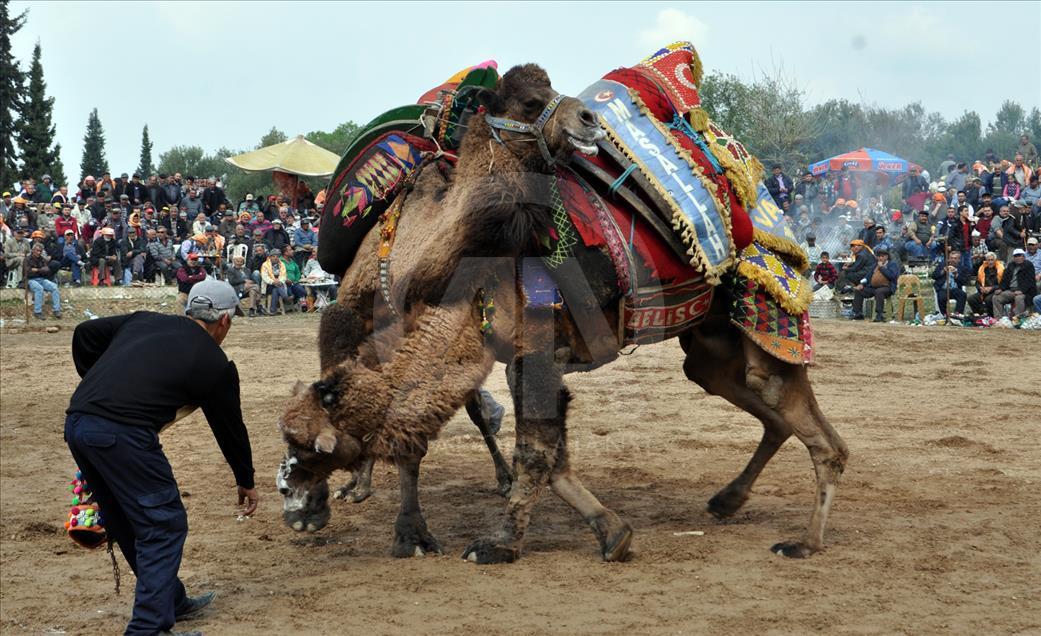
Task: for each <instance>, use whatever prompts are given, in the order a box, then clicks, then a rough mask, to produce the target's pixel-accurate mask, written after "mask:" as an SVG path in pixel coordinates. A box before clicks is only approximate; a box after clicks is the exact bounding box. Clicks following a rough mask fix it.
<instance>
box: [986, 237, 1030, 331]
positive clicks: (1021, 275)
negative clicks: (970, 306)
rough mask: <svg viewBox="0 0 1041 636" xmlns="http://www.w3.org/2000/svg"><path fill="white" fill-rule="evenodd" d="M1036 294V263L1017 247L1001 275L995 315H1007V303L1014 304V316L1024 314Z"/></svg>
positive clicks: (995, 296)
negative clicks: (1029, 259)
mask: <svg viewBox="0 0 1041 636" xmlns="http://www.w3.org/2000/svg"><path fill="white" fill-rule="evenodd" d="M1036 295H1037V278H1036V273H1035V272H1034V265H1033V264H1032V263H1031V262H1030V261H1028V260H1027V259H1026V252H1024V251H1023V250H1022V249H1019V248H1017V249H1015V250H1014V251H1013V252H1012V262H1011V263H1009V264H1008V266H1007V267H1005V271H1004V273H1002V275H1001V285H1000V286H999V291H998V292H997V293H996V294H994V298H993V300H992V303H993V306H994V317H995V318H998V317H999V316H1004V315H1005V313H1004V311H1005V303H1009V304H1010V305H1012V315H1013V316H1018V315H1020V314H1022V313H1023V312H1024V311H1026V308H1027V307H1029V306H1030V305H1031V303H1033V301H1034V296H1036Z"/></svg>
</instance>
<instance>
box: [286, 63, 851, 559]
mask: <svg viewBox="0 0 1041 636" xmlns="http://www.w3.org/2000/svg"><path fill="white" fill-rule="evenodd" d="M484 99H485V102H486V107H487V111H488V114H489V115H490V116H492V117H491V118H489V119H488V120H485V119H482V118H478V117H475V118H473V119H471V120H470V123H469V130H468V131H467V132H466V135H465V137H464V138H463V142H462V145H461V147H460V149H459V157H458V163H457V165H456V167H455V170H454V171H447V170H435V169H430V168H429V167H427V168H425V169H423V170H422V171H421V172H419V176H418V178H417V179H416V180H415V182H414V184H411V189H410V191H409V192H408V193H407V196H405V197H403V198H399V201H402V203H401V208H400V209H398V210H394V209H393V206H392V210H390V211H389V212H390V215H391V216H392V218H393V222H394V223H395V225H396V231H395V237H394V242H393V258H392V259H390V260H389V268H388V270H387V273H388V274H389V275H388V276H386V277H384V278H383V280H382V282H381V276H380V269H381V265H384V263H388V261H384V262H382V263H381V259H380V257H379V254H380V248H381V243H382V242H384V241H386V239H387V236H386V233H385V232H383V233H381V232H380V231H379V230H373V231H371V232H370V233H369V235H368V236H367V237H366V238H365V242H364V243H363V245H362V246H361V249H360V250H359V253H358V257H357V258H356V259H355V261H354V262H353V263H352V264H351V266H350V268H349V269H348V270H347V271H346V273H345V276H344V279H343V283H342V284H341V287H340V296H339V299H338V301H339V303H338V304H339V305H340V306H341V308H340V309H339V310H338V311H339V312H340V314H339V315H338V317H336V318H332V317H330V319H329V321H330V322H329V323H328V325H329V328H328V330H327V329H326V326H327V325H326V324H325V321H323V332H327V333H329V334H336V336H335V338H337V339H339V340H338V343H337V344H335V345H332V346H331V348H332V349H335V350H336V351H338V353H337V354H336V357H339V358H342V359H343V362H341V363H339V364H331V365H330V367H329V368H328V369H326V370H325V371H323V374H322V378H321V379H320V380H319V381H317V382H315V383H313V384H311V385H298V387H297V389H296V393H295V396H294V397H293V399H292V400H291V402H290V404H289V406H288V407H287V409H286V411H285V413H284V414H283V417H282V419H281V421H280V424H279V425H280V428H281V429H282V431H283V436H284V438H285V440H286V442H287V446H288V448H287V454H286V458H285V459H284V460H283V463H282V465H281V467H280V469H279V473H278V479H277V481H278V486H279V490H280V492H281V493H282V495H283V497H284V503H285V505H284V513H283V516H284V519H285V521H286V523H287V524H288V525H290V526H291V527H293V528H294V529H296V530H307V531H316V530H318V529H320V528H322V527H323V526H324V525H325V524H326V523H327V521H328V518H329V514H330V512H329V506H328V492H329V490H328V486H327V480H328V478H329V475H330V473H331V472H333V471H334V470H336V469H347V470H352V469H357V468H359V467H360V466H362V465H364V463H365V462H366V461H370V460H371V459H372V458H381V459H387V460H389V461H393V462H395V463H396V464H397V465H398V466H399V468H400V469H401V488H402V507H401V512H400V514H399V517H398V520H397V522H396V523H395V542H394V554H395V555H398V556H410V555H412V554H421V553H424V552H428V551H431V550H434V551H436V550H438V549H439V547H440V546H439V544H438V542H437V541H436V539H434V538H433V537H432V536H431V534H430V533H429V531H428V530H427V527H426V523H425V520H424V519H423V517H422V514H421V512H420V509H419V499H418V488H417V482H418V470H419V464H420V461H421V460H422V457H423V455H424V454H425V452H426V443H427V441H428V440H429V439H430V438H431V437H432V436H434V435H436V432H437V430H439V429H440V427H441V426H442V425H443V424H444V422H445V421H447V420H448V419H449V418H450V417H451V415H452V414H453V413H454V412H455V411H456V410H457V409H458V408H459V407H460V406H462V405H463V404H464V403H465V402H466V401H467V399H469V398H470V397H471V396H472V395H473V392H474V391H475V390H477V388H478V387H479V386H480V385H481V383H482V382H483V380H484V378H485V377H486V375H487V373H488V371H489V370H490V368H491V362H492V360H493V359H495V360H499V361H502V362H504V363H506V364H507V375H508V381H509V386H510V391H511V394H512V397H513V401H514V412H515V415H516V446H515V450H514V454H513V469H514V472H515V479H514V482H513V485H512V489H511V491H510V494H509V499H508V503H507V506H506V514H505V520H504V522H503V525H502V527H501V528H500V529H499V531H498V532H496V533H494V534H492V535H490V536H488V537H485V538H480V539H477V540H475V541H474V542H472V543H471V544H470V545H469V546H468V547H467V548H466V550H465V552H464V557H466V558H468V559H470V560H472V561H475V562H477V563H501V562H511V561H514V560H516V559H517V558H518V557H519V556H520V554H521V551H522V548H523V544H524V536H525V532H526V530H527V527H528V525H529V523H530V521H531V515H532V510H533V508H534V506H535V504H536V502H537V500H538V498H539V495H540V493H541V492H542V491H543V490H544V489H545V487H546V486H549V487H550V488H551V489H552V490H553V492H555V493H556V494H557V495H558V496H560V497H561V498H562V499H563V500H565V501H566V502H567V503H568V504H569V505H571V506H572V507H573V508H574V509H575V510H577V511H578V512H579V514H581V515H582V517H583V518H584V519H585V520H586V521H587V522H588V523H589V525H590V526H591V527H592V529H593V532H594V535H595V536H596V539H597V541H598V543H599V547H600V552H601V555H602V557H603V558H604V559H605V560H607V561H616V560H621V559H624V558H625V556H626V554H627V553H628V550H629V546H630V542H631V540H632V530H631V529H630V527H629V525H628V524H627V523H625V521H623V520H622V519H621V518H620V517H619V516H618V515H617V514H616V513H614V512H613V511H611V510H609V509H607V508H606V507H604V506H603V505H602V504H601V503H600V502H599V501H598V500H597V499H596V497H595V496H594V495H593V494H592V493H590V492H589V491H588V490H587V489H586V488H585V487H584V486H583V485H582V483H581V481H580V480H579V478H578V476H577V475H575V474H574V472H573V471H572V470H571V467H570V463H569V454H568V448H567V434H566V423H567V412H568V403H569V401H570V393H569V391H568V389H567V387H566V385H565V383H564V375H565V374H566V373H568V372H572V371H581V370H588V369H591V368H595V367H596V366H600V365H602V364H607V363H609V362H611V361H612V360H614V359H615V358H616V357H617V355H618V350H619V342H618V340H617V333H616V330H615V329H614V328H612V325H617V324H618V320H619V316H618V312H619V303H618V295H617V288H616V286H615V285H614V284H613V281H614V277H613V270H612V267H611V264H610V261H609V260H608V259H607V257H606V256H605V255H604V254H603V253H602V252H600V251H598V250H596V249H588V248H587V249H583V248H582V246H581V245H578V246H576V247H575V251H574V254H573V257H572V258H570V259H569V260H568V262H567V263H566V264H564V265H562V266H561V267H560V268H559V269H558V270H557V275H556V276H555V278H557V279H558V280H562V279H569V280H571V281H572V282H573V283H574V285H571V287H572V289H577V290H579V291H580V293H578V295H573V296H572V299H573V300H577V302H569V303H568V304H567V306H566V307H560V306H557V305H553V304H549V305H541V306H533V305H532V303H530V302H529V301H530V299H529V298H527V297H526V296H525V294H524V291H523V289H522V286H521V285H520V284H518V280H519V279H520V278H522V277H523V272H524V270H525V267H526V263H527V262H528V261H529V258H530V257H537V256H540V255H542V254H544V250H545V247H544V244H543V243H541V242H540V241H539V240H538V239H537V237H538V236H539V235H540V230H542V229H543V228H546V227H549V226H551V221H550V218H549V216H550V214H551V212H552V205H551V201H552V192H551V183H552V178H551V175H552V174H553V172H554V169H555V167H554V164H557V163H562V162H566V161H567V160H568V158H569V157H570V156H571V154H572V153H574V152H575V151H576V150H577V151H579V152H586V153H594V152H596V141H597V140H598V139H599V138H600V136H601V135H602V133H601V132H600V128H599V124H598V120H597V118H596V116H595V115H594V114H593V113H592V112H590V111H589V110H588V109H586V108H585V107H584V106H583V104H582V103H581V102H580V101H578V100H576V99H574V98H569V97H564V98H562V97H560V96H559V94H558V93H557V92H556V91H555V90H553V88H552V87H551V85H550V82H549V79H548V77H547V76H546V74H545V72H544V71H542V69H540V68H538V67H536V66H533V65H526V66H521V67H517V68H514V69H512V70H511V71H510V72H508V73H507V74H506V75H505V76H504V77H503V78H502V81H501V82H500V85H499V87H498V89H497V90H496V91H494V92H489V93H488V94H487V95H485V96H484ZM507 120H508V121H512V122H514V123H521V124H527V126H526V127H524V126H521V127H513V129H512V130H511V129H510V127H502V128H499V127H493V126H495V125H496V124H497V123H501V122H502V121H507ZM568 277H570V278H568ZM561 286H562V287H564V285H563V284H562V285H561ZM489 298H491V299H494V304H495V307H496V310H495V319H494V329H493V330H492V331H491V332H490V333H487V332H484V330H482V328H481V327H482V324H483V322H484V321H483V320H482V319H483V318H484V312H485V311H486V309H487V302H486V301H487V299H489ZM726 303H727V298H726V294H725V293H722V292H721V293H719V294H717V295H716V296H715V299H714V301H713V303H712V306H711V308H710V309H709V311H708V313H707V316H706V317H705V319H704V320H703V321H701V322H700V323H698V324H697V325H696V326H694V327H692V328H691V329H689V330H688V331H685V332H684V333H682V334H680V335H679V337H678V339H679V341H680V345H681V347H682V348H683V350H684V351H685V353H686V359H685V362H684V365H683V367H684V372H685V374H686V375H687V377H688V378H689V379H691V380H693V381H694V382H696V383H698V384H699V385H701V386H702V387H703V388H704V389H705V390H706V391H707V392H709V393H711V394H714V395H719V396H721V397H723V398H725V399H727V400H728V401H730V402H731V403H733V404H734V405H736V406H738V407H740V408H742V409H743V410H745V411H747V412H748V413H750V414H752V415H754V416H755V417H756V418H758V419H759V420H760V421H761V422H762V424H763V427H764V434H763V437H762V440H761V441H760V443H759V446H758V448H757V449H756V451H755V453H754V454H753V456H752V458H751V460H750V461H749V462H748V465H747V466H746V467H745V469H744V470H743V471H742V473H741V474H740V475H738V476H737V477H736V478H735V479H734V480H733V481H732V482H731V483H730V484H729V485H727V486H726V487H724V488H723V489H722V490H720V491H719V492H718V493H717V494H716V495H715V496H714V497H712V499H711V500H710V501H709V510H710V511H711V512H712V513H713V514H715V515H716V516H719V517H727V516H730V515H732V514H734V513H735V512H736V511H737V510H738V509H739V508H740V507H741V506H742V505H743V504H744V503H745V501H746V500H747V499H748V496H749V492H750V490H751V487H752V485H753V484H754V482H755V480H756V478H757V477H758V475H759V474H760V472H761V471H762V469H763V468H764V466H765V465H766V464H767V462H769V460H770V459H771V458H772V456H773V455H774V453H775V452H776V451H777V449H778V448H779V447H780V446H781V444H783V443H784V442H785V441H786V440H787V439H788V438H789V437H791V436H792V435H795V436H796V437H797V438H798V439H799V440H800V441H802V442H803V444H805V445H806V447H807V448H808V450H809V452H810V456H811V459H812V461H813V465H814V469H815V471H816V477H817V484H816V495H815V497H814V510H813V513H812V515H811V518H810V522H809V525H808V527H807V530H806V533H805V535H804V536H803V537H802V538H801V539H799V540H794V541H785V542H782V543H778V544H776V545H774V546H773V548H772V549H773V550H774V551H775V552H778V553H780V554H783V555H785V556H789V557H806V556H809V555H811V554H813V553H814V552H817V551H818V550H820V549H821V548H822V547H823V544H824V529H825V526H826V522H827V517H828V512H829V510H830V507H831V504H832V498H833V495H834V491H835V488H836V484H837V482H838V479H839V476H840V474H841V473H842V470H843V468H844V466H845V462H846V458H847V450H846V446H845V444H844V442H843V441H842V439H841V438H840V437H839V436H838V434H837V433H836V432H835V431H834V430H833V429H832V427H831V426H830V424H829V423H828V421H827V420H826V418H825V417H824V415H823V414H822V413H821V410H820V408H819V407H818V405H817V402H816V399H815V397H814V395H813V391H812V388H811V386H810V382H809V379H808V376H807V372H806V369H805V367H803V366H801V365H791V364H786V363H784V362H781V361H780V360H778V359H776V358H773V357H771V356H769V355H767V354H765V353H764V352H763V351H762V350H761V349H760V348H759V347H758V346H756V345H755V344H753V343H752V342H751V341H749V340H748V339H747V337H746V336H745V335H744V334H743V333H742V332H741V331H739V330H738V329H737V328H735V327H733V326H732V325H731V323H730V320H729V314H728V312H727V307H726ZM333 320H335V321H336V324H335V325H334V324H333V322H332V321H333ZM330 338H333V336H330ZM324 346H325V344H323V347H324ZM323 355H324V353H323ZM323 367H324V365H323ZM395 395H397V396H399V397H401V398H402V399H401V400H400V401H401V402H406V403H402V404H399V403H396V402H395V401H394V400H393V399H392V398H393V397H394V396H395ZM408 396H411V397H408ZM412 398H414V399H412ZM367 401H371V402H372V404H373V405H375V406H377V407H378V408H375V410H374V409H373V408H372V407H371V406H370V407H365V403H366V402H367ZM402 414H404V416H407V417H403V415H402ZM409 418H412V419H411V420H409Z"/></svg>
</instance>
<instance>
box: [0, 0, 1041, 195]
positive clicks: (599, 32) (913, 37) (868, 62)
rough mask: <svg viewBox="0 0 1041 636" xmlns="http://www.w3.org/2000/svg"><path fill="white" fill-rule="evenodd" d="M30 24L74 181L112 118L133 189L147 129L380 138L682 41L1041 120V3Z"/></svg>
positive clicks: (172, 6) (60, 8)
mask: <svg viewBox="0 0 1041 636" xmlns="http://www.w3.org/2000/svg"><path fill="white" fill-rule="evenodd" d="M25 8H28V9H29V18H28V21H27V23H26V25H25V27H23V28H22V30H21V31H20V32H19V33H18V35H17V36H16V38H15V40H14V51H15V55H16V56H17V57H18V58H19V59H20V60H21V61H22V66H23V68H24V69H27V68H28V65H29V61H30V59H31V55H32V47H33V45H34V43H35V42H36V40H37V39H39V40H40V42H41V44H42V47H43V68H44V77H45V79H46V80H47V88H48V94H49V95H50V96H52V97H54V98H55V124H56V125H57V129H58V141H60V142H61V144H62V150H63V153H62V160H63V161H64V163H65V171H66V174H67V175H68V176H69V177H70V179H75V178H77V177H78V176H79V169H78V167H79V160H80V155H81V154H82V150H83V141H82V140H83V134H84V131H85V129H86V123H87V115H88V114H89V112H90V110H91V109H92V108H94V107H97V108H98V113H99V115H100V117H101V122H102V124H103V126H104V129H105V135H106V149H107V157H108V160H109V166H110V167H111V168H112V171H113V172H114V173H116V174H117V175H118V174H119V173H120V172H123V171H126V172H132V171H133V169H134V168H135V167H136V166H137V161H138V154H139V149H140V139H141V128H142V126H144V124H146V123H147V124H148V127H149V131H150V133H151V136H152V141H153V142H154V144H155V148H154V152H153V161H155V162H158V158H159V154H160V153H161V152H162V151H164V150H166V149H168V148H170V147H171V146H174V145H198V146H201V147H203V148H204V149H205V150H206V151H207V152H211V151H213V150H216V149H217V148H219V147H221V146H227V147H229V148H232V149H238V148H251V147H253V146H254V144H256V142H257V141H258V140H259V138H260V136H261V135H262V134H264V133H265V132H266V131H267V130H269V129H270V128H271V126H276V127H278V128H280V129H281V130H283V131H285V132H286V133H287V134H289V135H290V136H292V135H294V134H298V133H306V132H308V131H311V130H331V129H333V128H335V127H336V125H338V124H339V123H341V122H343V121H346V120H354V121H356V122H366V121H368V120H369V119H371V118H372V117H374V116H376V115H378V114H379V113H381V112H383V111H385V110H388V109H390V108H392V107H394V106H398V105H402V104H406V103H411V102H414V101H415V100H416V99H417V98H418V97H419V95H420V94H422V93H423V92H424V91H426V90H427V89H428V88H430V87H433V86H435V85H437V84H439V83H441V82H442V81H443V80H444V79H446V78H447V77H448V76H449V75H451V74H452V73H454V72H455V71H457V70H458V69H460V68H463V67H466V66H469V65H472V64H475V63H478V62H481V61H484V60H487V59H495V60H496V61H498V62H499V66H500V70H505V69H506V68H508V67H509V66H512V65H513V64H518V63H523V62H537V63H539V64H541V65H542V66H543V67H545V68H546V70H547V71H548V72H549V74H550V77H551V78H552V79H553V81H554V86H555V87H556V88H557V89H558V90H560V91H562V92H565V93H568V94H572V95H574V94H577V93H579V92H580V91H581V90H582V89H583V88H584V87H585V86H586V85H588V84H590V83H592V82H593V81H594V80H596V79H597V78H599V77H600V76H601V75H603V73H605V72H606V71H608V70H610V69H612V68H615V67H618V66H630V65H632V64H634V63H636V62H637V61H639V60H640V59H641V58H643V57H645V56H646V55H648V54H649V53H651V52H653V51H654V50H655V49H657V48H658V47H660V46H662V45H665V44H668V43H670V42H672V41H675V40H680V39H682V40H690V41H692V42H693V43H694V45H695V46H696V47H697V49H698V51H699V53H700V55H701V59H702V61H703V63H704V65H705V68H706V72H708V71H711V70H720V71H724V72H727V73H734V74H737V75H739V76H741V77H744V78H746V79H747V78H751V77H752V76H753V75H754V74H755V73H756V72H757V71H758V70H759V69H761V68H767V69H769V68H773V67H774V66H775V65H776V64H778V63H783V65H784V67H785V68H786V69H787V70H788V71H789V73H791V74H792V75H794V76H795V77H796V78H797V79H798V81H799V83H800V85H802V86H803V87H804V88H805V89H806V91H807V94H808V98H809V101H810V102H811V103H815V102H818V101H823V100H827V99H830V98H836V97H845V98H847V99H851V100H854V101H860V102H864V103H868V104H877V105H882V106H902V105H904V104H907V103H909V102H912V101H921V102H922V103H923V104H924V106H925V108H926V109H927V110H929V111H934V110H935V111H939V112H940V113H941V114H943V115H944V116H945V117H947V118H948V119H950V118H955V117H957V116H959V115H961V114H962V113H963V112H964V111H966V110H975V111H977V112H978V113H980V116H981V118H982V119H983V121H984V123H986V122H987V121H988V120H990V119H991V118H992V117H993V115H994V112H995V111H996V110H997V108H998V106H999V105H1000V104H1001V102H1002V100H1004V99H1008V98H1012V99H1015V100H1017V101H1019V102H1020V103H1021V104H1023V106H1024V107H1026V108H1027V109H1028V110H1029V108H1031V107H1033V106H1038V105H1039V103H1041V77H1038V74H1037V60H1039V59H1041V40H1039V38H1038V33H1039V28H1038V27H1039V26H1041V2H1030V3H998V2H990V3H984V4H979V3H960V2H937V3H884V2H866V3H847V2H841V3H840V2H833V3H832V2H812V3H811V2H805V3H739V2H726V3H696V4H694V3H681V2H667V3H650V2H640V3H609V2H591V3H565V2H553V3H548V2H547V3H520V2H518V3H495V2H472V3H458V4H456V3H436V2H424V3H394V2H379V3H372V4H369V3H359V4H332V3H306V2H293V3H288V2H287V3H276V2H260V3H258V2H251V3H246V4H237V3H219V2H199V3H194V2H168V3H167V2H156V3H146V2H132V3H131V2H128V3H111V4H110V3H105V2H81V3H80V2H77V3H71V2H69V3H59V2H53V3H52V2H38V1H37V2H24V1H23V2H12V3H11V11H12V13H14V14H17V13H19V12H20V11H22V10H23V9H25ZM1006 44H1007V46H1006ZM1001 51H1004V52H1003V53H1002V52H1001ZM1014 71H1022V73H1023V74H1020V75H1017V74H1015V73H1014Z"/></svg>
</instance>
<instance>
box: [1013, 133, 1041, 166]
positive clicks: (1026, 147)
mask: <svg viewBox="0 0 1041 636" xmlns="http://www.w3.org/2000/svg"><path fill="white" fill-rule="evenodd" d="M1016 154H1018V155H1022V156H1023V160H1024V161H1025V162H1026V163H1027V164H1028V165H1031V166H1036V165H1037V163H1038V162H1037V148H1035V147H1034V144H1032V143H1030V135H1028V134H1026V133H1023V134H1022V135H1020V136H1019V147H1018V148H1016Z"/></svg>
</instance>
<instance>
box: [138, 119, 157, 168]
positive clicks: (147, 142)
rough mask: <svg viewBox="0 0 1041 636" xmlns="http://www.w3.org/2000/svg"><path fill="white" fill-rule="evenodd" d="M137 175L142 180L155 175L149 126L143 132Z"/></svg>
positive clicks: (146, 125)
mask: <svg viewBox="0 0 1041 636" xmlns="http://www.w3.org/2000/svg"><path fill="white" fill-rule="evenodd" d="M137 174H139V175H141V178H142V179H147V178H148V177H149V176H150V175H153V174H155V166H153V165H152V139H151V138H150V137H149V136H148V124H145V128H144V130H142V131H141V159H140V160H138V162H137Z"/></svg>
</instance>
